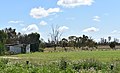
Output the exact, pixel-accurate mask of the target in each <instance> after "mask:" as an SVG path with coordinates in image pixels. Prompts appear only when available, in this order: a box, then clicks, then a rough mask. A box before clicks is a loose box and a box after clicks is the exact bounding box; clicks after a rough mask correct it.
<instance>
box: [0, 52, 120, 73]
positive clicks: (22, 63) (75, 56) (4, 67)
mask: <svg viewBox="0 0 120 73" xmlns="http://www.w3.org/2000/svg"><path fill="white" fill-rule="evenodd" d="M2 57H9V58H14V59H1V60H0V73H79V72H80V73H120V50H109V51H77V52H76V51H72V52H43V53H42V52H35V53H29V54H18V55H11V56H1V58H2ZM27 60H28V61H30V64H28V65H27V64H26V61H27ZM111 65H113V68H112V69H111Z"/></svg>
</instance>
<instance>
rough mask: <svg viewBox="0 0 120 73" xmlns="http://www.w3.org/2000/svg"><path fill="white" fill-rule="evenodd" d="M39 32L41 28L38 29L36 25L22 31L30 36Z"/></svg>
mask: <svg viewBox="0 0 120 73" xmlns="http://www.w3.org/2000/svg"><path fill="white" fill-rule="evenodd" d="M38 30H39V28H38V27H37V25H36V24H31V25H29V26H27V27H25V28H23V29H22V31H23V33H25V34H29V33H32V32H38Z"/></svg>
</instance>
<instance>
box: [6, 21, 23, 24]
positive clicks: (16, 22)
mask: <svg viewBox="0 0 120 73" xmlns="http://www.w3.org/2000/svg"><path fill="white" fill-rule="evenodd" d="M22 22H23V21H9V22H8V23H13V24H18V23H22Z"/></svg>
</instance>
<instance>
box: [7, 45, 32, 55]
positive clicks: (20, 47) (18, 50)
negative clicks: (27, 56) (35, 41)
mask: <svg viewBox="0 0 120 73" xmlns="http://www.w3.org/2000/svg"><path fill="white" fill-rule="evenodd" d="M6 47H7V50H8V51H9V52H14V53H17V54H18V53H23V52H24V53H29V52H30V44H28V45H26V47H24V45H23V44H6Z"/></svg>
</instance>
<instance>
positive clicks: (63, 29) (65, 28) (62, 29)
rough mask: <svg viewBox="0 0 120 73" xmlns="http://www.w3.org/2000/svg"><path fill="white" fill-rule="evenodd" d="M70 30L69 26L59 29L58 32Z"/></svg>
mask: <svg viewBox="0 0 120 73" xmlns="http://www.w3.org/2000/svg"><path fill="white" fill-rule="evenodd" d="M68 29H69V27H67V26H61V27H59V28H58V30H59V31H60V32H63V31H65V30H68Z"/></svg>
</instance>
